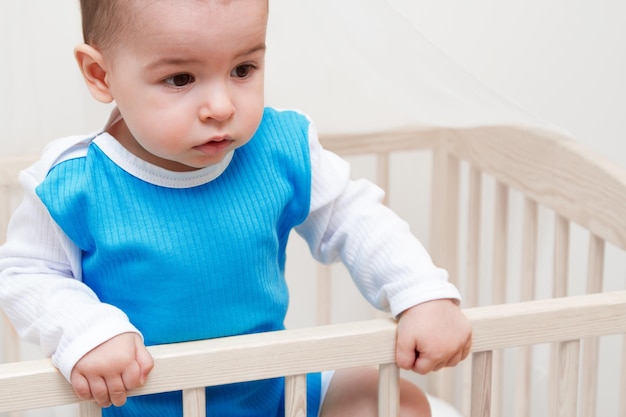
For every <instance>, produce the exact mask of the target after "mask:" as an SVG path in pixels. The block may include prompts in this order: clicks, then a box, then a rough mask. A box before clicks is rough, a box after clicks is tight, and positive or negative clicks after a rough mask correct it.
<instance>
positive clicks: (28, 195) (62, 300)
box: [0, 167, 143, 381]
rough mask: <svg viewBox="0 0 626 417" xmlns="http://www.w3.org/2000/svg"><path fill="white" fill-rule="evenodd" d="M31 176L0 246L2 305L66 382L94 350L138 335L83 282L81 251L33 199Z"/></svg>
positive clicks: (26, 176) (25, 176)
mask: <svg viewBox="0 0 626 417" xmlns="http://www.w3.org/2000/svg"><path fill="white" fill-rule="evenodd" d="M35 168H36V167H35ZM32 172H33V169H32V168H31V170H29V171H27V172H25V173H24V174H23V175H22V176H21V180H22V184H23V185H24V188H25V199H24V201H23V203H22V204H21V205H20V207H18V209H17V210H16V212H15V214H14V216H13V217H12V219H11V223H10V226H9V233H8V238H7V243H6V244H5V245H3V246H1V247H0V307H2V308H3V309H4V310H5V312H6V313H7V315H8V316H9V318H10V319H11V321H12V323H13V325H14V326H15V328H16V330H17V331H18V333H19V334H20V336H21V337H23V338H25V339H27V340H29V341H32V342H35V343H38V344H39V345H40V346H41V348H42V350H43V352H44V353H45V354H46V355H47V356H50V357H51V359H52V362H53V364H54V365H55V366H56V367H57V368H58V369H59V370H60V371H61V373H62V374H63V376H65V378H66V379H67V380H68V381H70V379H71V376H70V375H71V373H72V370H73V368H74V367H75V365H76V364H77V363H78V361H79V360H80V359H81V358H82V357H84V356H85V355H86V354H87V353H88V352H91V351H93V350H94V348H95V347H96V346H99V345H101V344H103V343H104V342H105V341H107V340H109V339H112V338H114V337H115V336H118V335H120V334H122V333H134V334H135V335H136V337H138V338H140V339H141V336H140V335H139V332H138V330H137V329H136V328H135V327H134V326H133V325H132V324H131V323H130V322H129V320H128V317H127V316H126V315H125V314H124V313H123V312H122V311H120V310H119V309H117V308H115V307H113V306H111V305H109V304H105V303H102V302H100V300H99V299H98V297H97V296H96V294H95V293H94V292H93V291H92V290H91V289H90V288H89V287H87V286H86V285H85V284H84V283H83V282H81V258H80V257H81V255H80V251H79V250H78V248H76V246H75V245H74V244H73V243H72V242H71V241H70V240H69V239H68V238H67V236H65V235H64V234H63V233H62V232H61V230H60V229H59V227H58V226H57V225H56V224H55V223H54V221H53V220H52V219H51V217H50V215H49V214H48V212H47V210H46V209H45V207H43V205H42V204H41V201H40V200H39V199H38V197H37V196H36V194H35V192H34V190H35V187H36V185H37V184H38V181H37V179H36V175H30V174H31V173H32ZM142 363H143V362H142Z"/></svg>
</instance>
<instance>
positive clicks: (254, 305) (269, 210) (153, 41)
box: [0, 0, 471, 417]
mask: <svg viewBox="0 0 626 417" xmlns="http://www.w3.org/2000/svg"><path fill="white" fill-rule="evenodd" d="M81 7H82V17H83V34H84V39H85V44H82V45H80V46H78V47H77V48H76V50H75V56H76V60H77V62H78V65H79V67H80V70H81V72H82V75H83V77H84V80H85V83H86V85H87V88H88V89H89V91H90V92H91V94H92V95H93V97H94V98H95V99H96V100H98V101H100V102H103V103H110V102H115V105H116V108H115V110H114V111H113V114H112V116H111V118H110V119H109V121H108V122H107V124H106V126H105V127H104V129H103V130H102V131H99V132H96V133H93V134H89V135H82V136H73V137H67V138H62V139H59V140H57V141H55V142H53V143H51V144H50V145H49V146H48V148H47V149H46V151H45V152H44V154H43V156H42V158H41V160H40V161H39V162H38V163H36V164H35V165H33V166H32V167H31V168H29V169H28V170H26V171H25V172H23V173H22V175H21V177H20V178H21V182H22V184H23V186H24V190H25V199H24V201H23V203H22V204H21V206H20V207H19V208H18V209H17V211H16V213H15V214H14V216H13V218H12V220H11V224H10V229H9V234H8V239H7V243H6V244H5V245H4V246H3V247H2V248H0V303H1V305H2V307H3V308H4V309H5V310H6V312H7V313H8V315H9V316H10V317H11V319H12V321H13V323H14V324H15V326H16V328H17V329H18V331H19V332H20V334H21V335H22V336H23V337H25V338H28V339H30V340H33V341H37V342H38V343H39V344H40V345H41V346H42V348H43V349H44V351H45V352H46V353H47V354H48V355H49V356H50V357H51V358H52V361H53V363H54V364H55V366H56V367H58V369H59V370H60V372H61V373H62V374H63V375H64V376H65V377H66V378H67V379H68V381H70V382H71V384H72V386H73V388H74V390H75V392H76V394H77V396H78V397H79V398H81V399H84V400H87V399H95V401H96V402H97V403H98V404H99V405H101V406H103V407H108V408H106V409H105V410H104V411H105V415H115V416H142V417H144V416H167V417H171V416H176V415H180V414H181V406H180V404H181V393H180V392H174V393H166V394H157V395H150V396H140V397H132V398H128V400H127V398H126V397H127V392H128V391H129V390H132V389H133V388H136V387H138V386H141V385H142V384H144V383H145V381H146V379H147V378H148V377H149V373H150V371H151V369H152V367H153V361H152V358H151V356H150V354H149V352H148V351H147V349H146V347H145V346H147V345H154V344H163V343H175V342H182V341H190V340H199V339H208V338H216V337H224V336H230V335H237V334H248V333H256V332H265V331H274V330H280V329H283V328H284V327H283V321H284V317H285V314H286V311H287V306H288V292H287V286H286V283H285V280H284V266H285V247H286V245H287V239H288V236H289V233H290V231H291V230H292V229H293V230H295V231H296V232H297V233H299V234H300V235H301V236H302V237H303V238H304V239H305V240H306V241H307V243H308V245H309V247H310V249H311V252H312V254H313V256H314V257H315V258H316V259H317V260H319V261H321V262H326V263H328V262H332V261H335V260H341V261H342V262H343V263H344V264H345V265H346V266H347V268H348V269H349V271H350V272H351V274H352V276H353V277H354V280H355V282H356V283H357V285H358V286H359V289H360V290H361V292H362V293H363V294H364V295H365V297H366V298H367V299H368V300H369V301H370V302H371V303H372V304H374V305H375V306H376V307H378V308H380V309H385V310H388V311H391V313H392V314H393V315H394V317H396V318H397V319H398V321H399V324H398V336H397V363H398V365H399V366H400V367H402V368H405V369H412V370H414V371H416V372H418V373H428V372H430V371H434V370H438V369H440V368H442V367H445V366H454V365H456V364H457V363H458V362H459V361H461V360H462V359H464V358H465V357H466V356H467V355H468V352H469V349H470V344H471V327H470V325H469V323H468V321H467V319H466V318H465V316H464V315H463V314H462V312H461V311H460V310H459V308H458V304H459V294H458V291H457V290H456V288H455V287H454V286H453V285H451V284H450V283H449V282H448V280H447V274H446V272H445V271H444V270H442V269H439V268H437V267H435V266H434V265H433V263H432V261H431V259H430V257H429V255H428V254H427V253H426V251H425V250H424V248H423V247H422V246H421V245H420V243H419V242H418V241H417V240H416V239H415V238H414V237H413V236H412V235H411V234H410V232H409V229H408V226H407V225H406V223H405V222H403V221H402V220H400V219H399V218H398V217H397V216H396V215H395V214H394V213H393V212H391V211H390V210H389V209H387V208H386V207H385V206H384V205H382V204H381V203H380V201H381V199H382V192H381V191H380V190H379V189H378V188H376V187H375V186H373V185H371V184H370V183H368V182H365V181H352V180H350V178H349V174H350V173H349V167H348V165H347V163H345V162H344V161H342V160H341V159H339V158H338V157H337V156H335V155H334V154H332V153H329V152H327V151H325V150H324V149H322V147H321V146H320V144H319V141H318V138H317V135H316V131H315V128H314V127H313V125H312V123H311V121H310V120H309V119H308V118H307V117H306V116H304V115H302V114H301V113H298V112H295V111H278V110H275V109H271V108H266V107H265V106H264V99H263V97H264V92H263V85H264V83H263V78H264V76H263V75H264V70H265V67H264V57H265V50H266V44H265V34H266V27H267V17H268V2H267V0H179V1H154V0H133V1H127V0H82V1H81ZM355 349H358V346H355ZM307 387H308V388H307V389H308V401H309V407H308V413H309V416H318V415H319V416H324V417H332V416H360V417H366V416H375V415H376V413H377V405H376V404H377V399H376V396H377V374H376V370H372V369H369V368H367V369H350V370H341V371H336V372H334V373H332V372H331V373H324V374H322V375H319V374H312V375H309V377H308V384H307ZM111 405H114V407H109V406H111ZM283 414H284V411H283V380H282V379H280V378H279V379H273V380H265V381H257V382H249V383H242V384H233V385H226V386H218V387H210V388H207V415H213V416H221V417H228V416H232V417H242V416H265V417H266V416H280V415H283ZM401 414H402V416H404V417H408V416H429V415H430V409H429V405H428V400H427V399H426V397H425V395H424V394H423V393H422V391H421V390H419V389H418V388H417V387H416V386H415V385H413V384H412V383H410V382H408V381H406V380H402V381H401Z"/></svg>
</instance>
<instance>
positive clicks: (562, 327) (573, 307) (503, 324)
mask: <svg viewBox="0 0 626 417" xmlns="http://www.w3.org/2000/svg"><path fill="white" fill-rule="evenodd" d="M464 312H465V314H466V315H467V317H468V318H469V319H470V321H471V322H472V323H473V329H474V342H473V346H472V351H473V352H481V351H488V350H496V349H503V348H510V347H519V346H527V345H533V344H538V343H549V342H562V341H568V340H577V339H582V338H587V337H596V336H605V335H613V334H626V291H616V292H609V293H598V294H588V295H580V296H570V297H563V298H551V299H546V300H537V301H527V302H524V303H513V304H504V305H494V306H486V307H479V308H471V309H466V310H464Z"/></svg>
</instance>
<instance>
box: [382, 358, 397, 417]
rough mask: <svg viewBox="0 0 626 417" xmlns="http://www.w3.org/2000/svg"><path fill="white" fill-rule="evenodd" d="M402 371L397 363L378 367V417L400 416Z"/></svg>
mask: <svg viewBox="0 0 626 417" xmlns="http://www.w3.org/2000/svg"><path fill="white" fill-rule="evenodd" d="M399 378H400V369H398V367H397V366H396V364H395V363H388V364H382V365H380V366H379V367H378V417H398V416H399V415H400V385H399V383H398V382H399Z"/></svg>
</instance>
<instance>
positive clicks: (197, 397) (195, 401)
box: [183, 387, 206, 417]
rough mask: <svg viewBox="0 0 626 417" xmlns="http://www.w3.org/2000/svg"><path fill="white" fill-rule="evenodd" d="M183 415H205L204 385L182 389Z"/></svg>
mask: <svg viewBox="0 0 626 417" xmlns="http://www.w3.org/2000/svg"><path fill="white" fill-rule="evenodd" d="M183 417H206V392H205V390H204V387H200V388H190V389H185V390H183Z"/></svg>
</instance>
